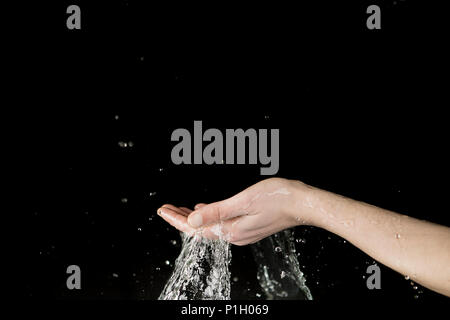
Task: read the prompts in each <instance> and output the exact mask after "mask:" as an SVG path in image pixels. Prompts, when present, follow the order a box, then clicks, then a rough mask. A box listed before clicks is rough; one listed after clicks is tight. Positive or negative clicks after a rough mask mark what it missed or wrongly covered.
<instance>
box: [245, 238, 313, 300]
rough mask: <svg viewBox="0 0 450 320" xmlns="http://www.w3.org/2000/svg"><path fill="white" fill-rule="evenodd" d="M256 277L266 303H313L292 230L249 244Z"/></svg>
mask: <svg viewBox="0 0 450 320" xmlns="http://www.w3.org/2000/svg"><path fill="white" fill-rule="evenodd" d="M252 251H253V256H254V258H255V261H256V264H257V265H258V271H257V278H258V281H259V284H260V286H261V288H262V289H263V291H264V293H265V294H266V298H267V299H268V300H280V299H290V300H312V295H311V292H310V290H309V288H308V287H307V286H306V279H305V277H304V276H303V272H302V271H301V270H300V265H299V262H298V259H297V254H296V250H295V245H294V241H293V236H292V231H291V230H284V231H281V232H279V233H276V234H274V235H272V236H270V237H268V238H265V239H263V240H261V241H259V242H257V243H255V244H253V245H252Z"/></svg>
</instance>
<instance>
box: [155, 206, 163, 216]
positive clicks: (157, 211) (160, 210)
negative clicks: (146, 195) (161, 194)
mask: <svg viewBox="0 0 450 320" xmlns="http://www.w3.org/2000/svg"><path fill="white" fill-rule="evenodd" d="M156 213H157V214H158V216H161V213H163V212H162V209H161V208H159V209H158V210H156Z"/></svg>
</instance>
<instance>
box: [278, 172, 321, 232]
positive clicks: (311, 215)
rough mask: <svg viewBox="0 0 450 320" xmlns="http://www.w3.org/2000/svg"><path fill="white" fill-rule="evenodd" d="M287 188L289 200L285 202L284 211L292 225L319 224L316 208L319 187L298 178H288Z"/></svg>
mask: <svg viewBox="0 0 450 320" xmlns="http://www.w3.org/2000/svg"><path fill="white" fill-rule="evenodd" d="M289 190H290V192H291V201H289V203H288V204H287V208H286V212H287V215H288V216H289V218H290V219H291V220H292V221H293V224H294V226H298V225H310V226H319V222H320V217H319V213H318V212H317V211H318V210H317V208H318V201H319V198H318V193H319V191H320V189H317V188H314V187H312V186H309V185H307V184H305V183H303V182H301V181H299V180H289Z"/></svg>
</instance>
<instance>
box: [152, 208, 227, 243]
mask: <svg viewBox="0 0 450 320" xmlns="http://www.w3.org/2000/svg"><path fill="white" fill-rule="evenodd" d="M203 206H204V205H203ZM190 212H192V210H190V209H188V208H186V207H180V208H178V207H175V206H173V205H170V204H165V205H163V206H162V207H161V208H159V209H158V211H157V213H158V215H159V216H160V217H162V218H163V219H164V220H165V221H166V222H168V223H169V224H170V225H171V226H173V227H175V228H176V229H178V230H180V231H182V232H185V233H187V234H189V235H190V236H192V235H193V234H194V233H197V234H199V235H201V236H202V237H205V238H208V239H213V240H215V239H219V238H222V239H225V240H227V241H231V239H232V232H231V230H232V227H233V222H234V221H235V220H234V219H230V220H227V221H224V222H222V223H216V224H212V225H208V226H206V227H204V228H201V229H196V228H192V227H191V226H190V225H189V224H188V222H187V220H188V215H189V213H190Z"/></svg>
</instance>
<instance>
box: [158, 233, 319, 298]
mask: <svg viewBox="0 0 450 320" xmlns="http://www.w3.org/2000/svg"><path fill="white" fill-rule="evenodd" d="M181 239H182V247H181V252H180V255H179V256H178V258H177V259H176V260H175V267H174V270H173V273H172V275H171V277H170V279H169V280H168V281H167V283H166V285H165V287H164V289H163V291H162V292H161V294H160V296H159V298H158V299H159V300H229V299H230V292H231V283H230V271H229V264H230V262H231V250H230V244H229V243H228V242H227V241H225V240H222V239H219V240H209V239H206V238H203V237H201V236H200V235H194V236H188V235H186V234H184V233H181ZM293 240H294V239H293V237H292V233H291V231H290V230H284V231H282V232H279V233H277V234H274V235H272V236H270V237H268V238H266V239H263V240H261V241H259V242H258V243H256V244H253V245H251V248H252V252H253V256H254V258H255V261H256V264H257V265H258V270H256V276H257V278H258V281H259V284H260V285H261V288H262V289H263V291H264V293H265V295H266V298H267V299H298V300H312V296H311V293H310V291H309V288H308V287H307V286H306V284H305V278H304V276H303V273H302V272H301V270H300V267H299V263H298V259H297V255H296V252H295V246H294V241H293Z"/></svg>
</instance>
